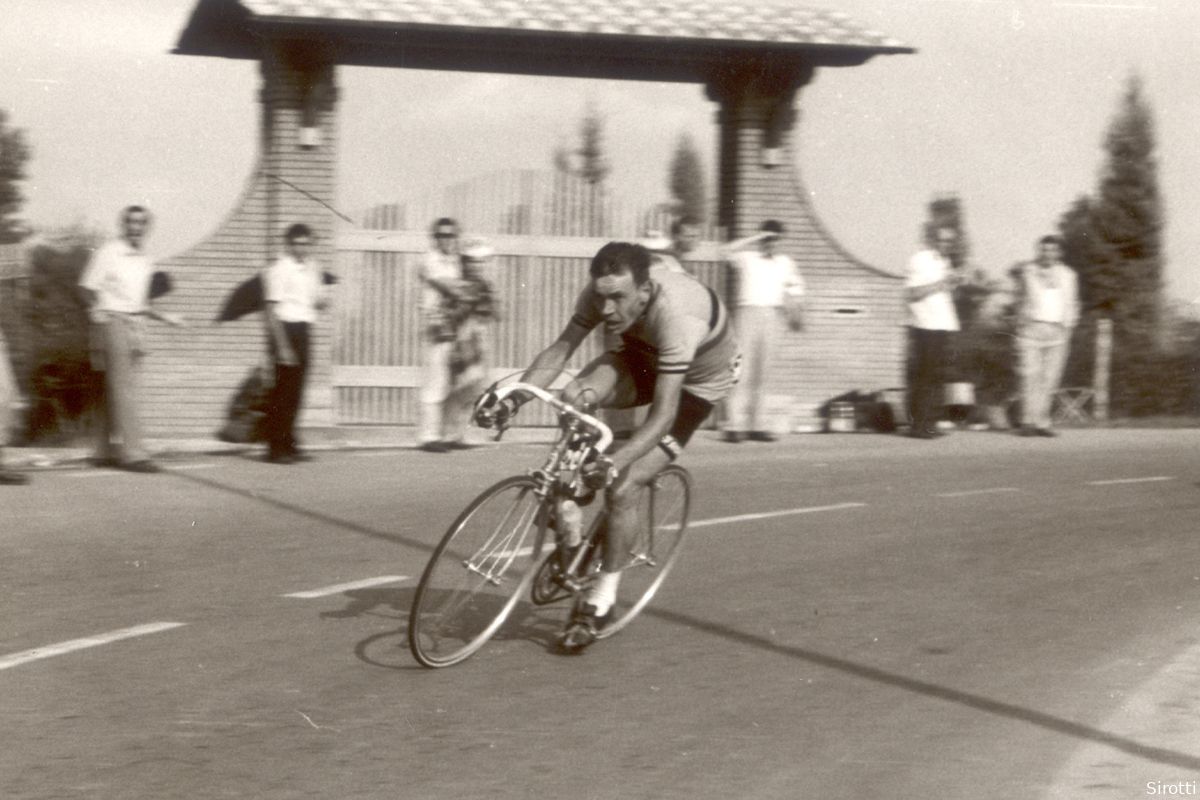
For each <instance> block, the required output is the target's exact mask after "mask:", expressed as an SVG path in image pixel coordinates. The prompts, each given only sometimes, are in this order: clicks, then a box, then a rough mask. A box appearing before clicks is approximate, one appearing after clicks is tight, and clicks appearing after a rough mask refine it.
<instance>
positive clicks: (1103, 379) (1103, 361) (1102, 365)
mask: <svg viewBox="0 0 1200 800" xmlns="http://www.w3.org/2000/svg"><path fill="white" fill-rule="evenodd" d="M1111 371H1112V320H1111V319H1108V318H1102V319H1098V320H1096V364H1095V367H1094V368H1093V372H1092V390H1093V391H1094V392H1095V411H1094V412H1093V415H1094V416H1095V418H1096V421H1097V422H1107V421H1108V382H1109V376H1110V374H1111Z"/></svg>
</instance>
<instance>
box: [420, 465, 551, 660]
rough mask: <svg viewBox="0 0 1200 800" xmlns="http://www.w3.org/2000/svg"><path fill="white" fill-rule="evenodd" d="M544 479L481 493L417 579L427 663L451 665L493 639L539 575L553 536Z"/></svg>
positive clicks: (519, 479)
mask: <svg viewBox="0 0 1200 800" xmlns="http://www.w3.org/2000/svg"><path fill="white" fill-rule="evenodd" d="M537 489H538V484H537V482H536V481H535V480H534V479H533V478H531V477H529V476H527V475H519V476H515V477H512V478H507V479H505V480H503V481H500V482H499V483H497V484H496V485H495V486H493V487H491V488H490V489H488V490H487V491H485V492H484V493H483V494H481V495H479V497H477V498H476V499H475V500H474V501H473V502H472V503H471V504H470V505H469V506H467V508H466V510H464V511H463V512H462V514H460V515H459V517H458V519H456V520H455V521H454V523H453V524H452V525H451V526H450V529H449V530H448V531H446V535H445V536H444V537H442V541H441V542H440V543H439V544H438V546H437V549H436V550H434V552H433V555H432V556H431V557H430V559H429V563H428V564H427V565H426V567H425V571H424V573H423V574H422V575H421V582H420V583H419V584H418V585H417V593H416V595H415V596H414V597H413V604H412V609H411V610H410V611H409V617H408V645H409V648H410V649H411V650H412V654H413V657H414V658H415V659H416V660H417V661H418V662H420V663H421V664H422V665H424V666H426V667H448V666H451V665H452V664H457V663H459V662H460V661H463V660H465V659H467V658H469V657H470V656H471V655H472V654H473V653H475V651H477V650H478V649H479V648H481V647H483V645H484V644H486V643H487V641H488V639H490V638H491V637H492V636H493V635H494V634H495V633H496V631H497V630H499V629H500V626H501V625H503V624H504V620H505V619H506V618H507V617H508V615H509V614H510V613H511V612H512V610H513V607H514V606H516V604H517V601H518V599H519V598H520V597H521V595H522V592H523V591H524V590H525V589H526V588H528V586H529V582H530V581H531V580H532V579H533V573H534V567H535V566H536V565H537V563H538V561H539V560H540V558H539V556H540V555H541V553H542V551H543V542H545V541H546V519H547V514H546V512H545V505H544V503H543V500H542V498H541V496H539V495H538V493H537Z"/></svg>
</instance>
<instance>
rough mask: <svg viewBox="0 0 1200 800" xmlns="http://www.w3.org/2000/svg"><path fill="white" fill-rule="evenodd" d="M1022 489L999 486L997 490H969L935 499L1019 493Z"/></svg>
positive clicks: (943, 494) (942, 495)
mask: <svg viewBox="0 0 1200 800" xmlns="http://www.w3.org/2000/svg"><path fill="white" fill-rule="evenodd" d="M1019 491H1021V490H1020V489H1014V488H1012V487H1011V486H998V487H996V488H995V489H967V490H965V491H962V492H941V493H939V494H935V495H934V497H970V496H971V495H975V494H1001V493H1003V492H1019Z"/></svg>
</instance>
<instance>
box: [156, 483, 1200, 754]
mask: <svg viewBox="0 0 1200 800" xmlns="http://www.w3.org/2000/svg"><path fill="white" fill-rule="evenodd" d="M171 474H172V475H174V476H175V477H177V478H180V479H182V480H187V481H191V482H193V483H196V484H199V485H201V486H206V487H209V488H211V489H216V490H218V491H223V492H228V493H230V494H235V495H238V496H240V497H244V498H247V499H250V500H255V501H257V502H259V503H262V504H264V505H268V506H272V507H273V508H278V509H282V510H285V511H290V512H292V513H294V514H299V515H301V516H304V517H308V518H309V519H314V520H318V521H320V522H323V523H325V524H328V525H333V526H336V527H339V528H342V529H344V530H348V531H353V532H355V533H360V534H363V535H365V536H370V537H373V538H376V539H382V540H385V541H389V542H394V543H396V544H402V545H406V546H408V547H413V548H415V549H417V550H422V551H425V552H432V551H433V549H434V546H435V545H433V544H429V543H427V542H422V541H419V540H416V539H412V538H410V537H407V536H402V535H400V534H396V533H391V532H388V531H381V530H377V529H375V528H371V527H368V526H366V525H361V524H359V523H356V522H352V521H350V520H345V519H340V518H338V517H333V516H330V515H328V514H324V513H322V512H320V511H314V510H312V509H308V508H304V507H303V506H298V505H295V504H293V503H288V502H285V501H283V500H276V499H274V498H271V497H264V496H262V495H259V494H255V493H254V492H251V491H248V490H246V489H241V488H239V487H236V486H230V485H228V484H225V483H221V482H220V481H215V480H212V479H211V478H205V477H203V476H200V475H194V474H191V473H183V472H171ZM1197 485H1198V486H1200V484H1197ZM414 591H415V589H413V588H400V589H366V590H356V591H351V592H347V593H346V596H347V597H348V598H349V600H350V602H349V603H348V605H347V606H346V607H345V608H344V609H342V610H341V611H336V612H325V613H323V614H322V616H323V617H327V618H348V617H358V616H363V615H365V614H369V613H380V612H378V611H377V609H380V608H383V609H385V612H384V613H382V614H381V616H385V617H387V618H391V619H395V618H397V617H399V618H400V619H401V620H402V622H403V624H402V625H401V627H400V628H398V629H395V630H391V631H385V632H381V633H378V634H374V635H372V636H370V637H368V638H366V639H364V640H363V641H362V642H359V644H358V645H357V646H356V647H355V655H356V656H357V657H358V658H359V659H360V660H362V661H363V662H365V663H367V664H371V665H373V666H378V667H384V668H387V669H421V668H420V667H418V666H417V665H416V664H415V663H414V662H413V661H412V658H411V656H410V655H409V653H408V647H407V632H408V619H407V618H408V608H409V605H410V604H411V601H412V595H413V592H414ZM644 613H645V614H647V615H649V616H652V617H656V618H658V619H660V620H663V621H664V622H670V623H672V624H675V625H682V626H685V627H688V628H691V629H693V630H697V631H701V632H704V633H707V634H710V635H714V636H720V637H722V638H724V639H727V640H728V641H731V642H735V643H738V644H742V645H746V646H749V647H754V648H757V649H759V650H763V651H765V652H769V653H773V654H775V655H782V656H787V657H789V658H794V659H799V660H802V661H806V662H808V663H810V664H815V665H817V666H820V667H824V668H826V669H832V670H836V671H838V672H842V673H845V674H847V675H853V676H854V677H857V678H861V679H863V680H868V681H872V682H874V683H877V684H881V685H884V686H890V687H893V688H897V689H902V690H904V691H907V692H912V693H914V694H919V695H923V696H925V697H930V698H933V699H935V700H941V701H943V702H947V703H953V704H955V705H959V706H963V707H966V708H971V709H974V710H976V711H980V712H983V713H985V714H991V715H993V716H996V717H1002V718H1004V719H1010V720H1016V721H1018V722H1022V723H1025V724H1028V725H1034V726H1036V727H1038V728H1042V729H1045V730H1049V731H1053V732H1055V733H1059V734H1063V735H1065V736H1070V737H1073V738H1076V739H1080V740H1084V741H1089V742H1097V743H1100V744H1103V745H1107V746H1109V747H1112V748H1114V749H1116V750H1119V751H1121V752H1123V753H1127V754H1129V755H1132V756H1136V757H1137V758H1141V759H1145V760H1147V761H1153V762H1155V763H1159V764H1164V765H1168V766H1173V767H1179V768H1181V769H1187V770H1191V771H1193V772H1200V756H1194V755H1189V754H1187V753H1181V752H1178V751H1175V750H1168V749H1165V748H1160V747H1152V746H1149V745H1145V744H1142V743H1140V742H1137V741H1134V740H1133V739H1128V738H1125V737H1122V736H1117V735H1116V734H1112V733H1109V732H1107V731H1103V730H1100V729H1098V728H1093V727H1089V726H1087V725H1083V724H1080V723H1078V722H1072V721H1071V720H1068V719H1063V718H1061V717H1056V716H1053V715H1051V714H1046V713H1044V712H1041V711H1037V710H1034V709H1030V708H1023V707H1021V706H1018V705H1014V704H1011V703H1005V702H1002V701H999V700H992V699H990V698H988V697H983V696H981V695H977V694H971V693H970V692H962V691H959V690H957V689H951V688H948V687H945V686H938V685H936V684H932V683H928V682H926V681H920V680H916V679H914V678H909V677H905V676H904V675H898V674H896V673H892V672H887V671H886V670H881V669H878V668H876V667H871V666H867V665H865V664H858V663H855V662H853V661H848V660H846V659H842V658H838V657H836V656H831V655H826V654H824V653H819V652H816V651H814V650H806V649H805V648H802V647H796V646H793V645H785V644H780V643H778V642H774V641H771V640H770V639H767V638H764V637H762V636H757V635H755V634H751V633H746V632H745V631H740V630H737V629H736V628H731V627H728V626H725V625H720V624H718V623H714V622H709V621H707V620H703V619H699V618H697V617H693V616H689V615H687V614H681V613H679V612H675V611H669V610H666V609H661V608H649V609H647V610H646V611H645V612H644ZM560 625H561V620H559V619H558V618H557V617H554V618H550V617H549V616H548V615H547V614H545V613H542V612H539V610H538V609H537V608H536V607H535V606H532V605H530V604H527V603H525V604H521V605H519V606H518V607H517V608H516V609H514V610H513V614H512V617H511V618H510V619H509V620H508V621H507V622H506V623H505V624H504V626H503V628H501V630H500V631H499V632H498V633H497V634H496V636H495V637H494V639H493V640H494V641H504V640H526V641H531V642H535V643H537V644H539V645H541V646H542V647H543V648H545V649H546V650H548V651H553V649H554V644H555V640H556V634H557V632H558V629H559V626H560ZM384 647H386V650H387V656H386V657H382V656H375V655H373V653H374V652H376V651H377V650H378V649H379V648H384Z"/></svg>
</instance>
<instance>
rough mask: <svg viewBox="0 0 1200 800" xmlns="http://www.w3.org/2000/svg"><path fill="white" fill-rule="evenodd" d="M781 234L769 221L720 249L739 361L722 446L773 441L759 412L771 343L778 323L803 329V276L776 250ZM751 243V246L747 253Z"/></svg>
mask: <svg viewBox="0 0 1200 800" xmlns="http://www.w3.org/2000/svg"><path fill="white" fill-rule="evenodd" d="M783 232H784V231H783V225H782V224H780V223H779V222H778V221H777V220H773V219H769V220H767V221H766V222H764V223H763V224H762V227H761V228H760V231H759V233H757V234H755V235H754V236H750V237H747V238H745V239H739V240H737V241H735V242H730V243H729V244H728V245H726V247H725V251H726V252H727V253H730V254H731V255H730V256H729V259H728V263H729V273H728V277H729V284H730V287H729V296H730V307H731V308H732V311H733V324H734V330H735V331H736V332H737V339H738V341H739V342H740V343H741V346H742V353H743V355H744V357H745V361H744V362H743V363H742V373H741V378H740V379H739V380H738V384H737V386H735V387H734V389H733V394H732V395H731V396H730V398H729V418H728V420H727V421H726V424H725V441H727V442H733V443H737V442H740V441H742V439H744V438H748V439H751V440H753V441H760V442H769V441H772V440H774V438H775V436H774V435H773V434H772V433H771V432H770V431H768V430H767V420H766V414H765V409H764V408H763V399H764V398H765V397H766V387H767V370H768V368H769V367H770V364H771V357H772V354H773V352H774V349H775V348H774V343H775V341H776V340H777V339H778V338H779V335H780V330H781V329H780V325H781V323H783V322H786V324H787V326H788V328H789V329H790V330H792V331H799V330H802V329H803V327H804V317H803V308H802V306H801V299H802V298H803V297H804V278H803V276H802V275H801V274H800V271H799V270H798V269H797V268H796V263H795V262H794V261H792V259H791V258H790V257H789V256H787V255H785V254H783V253H779V252H777V248H778V246H779V240H780V238H781V237H782V236H783ZM751 245H755V246H756V247H755V248H754V249H748V248H749V247H750V246H751Z"/></svg>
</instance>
